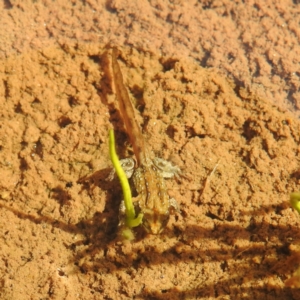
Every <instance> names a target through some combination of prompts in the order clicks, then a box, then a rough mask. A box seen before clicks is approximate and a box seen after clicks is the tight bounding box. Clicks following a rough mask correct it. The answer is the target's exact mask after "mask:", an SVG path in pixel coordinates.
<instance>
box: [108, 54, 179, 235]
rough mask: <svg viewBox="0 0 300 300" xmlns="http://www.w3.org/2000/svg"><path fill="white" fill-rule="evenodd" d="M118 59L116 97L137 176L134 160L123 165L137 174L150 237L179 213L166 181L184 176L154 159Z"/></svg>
mask: <svg viewBox="0 0 300 300" xmlns="http://www.w3.org/2000/svg"><path fill="white" fill-rule="evenodd" d="M117 58H118V50H117V49H116V48H113V49H112V70H113V78H114V84H115V90H116V96H117V100H118V103H119V109H120V114H121V117H122V119H123V121H124V123H125V127H126V130H127V134H128V136H129V138H130V141H131V144H132V147H133V151H134V155H135V158H136V162H137V164H136V166H135V167H136V168H135V169H134V170H133V172H132V169H133V168H134V163H132V162H130V161H129V160H131V159H125V160H123V162H122V165H123V166H130V167H129V168H124V167H123V168H124V169H125V172H126V174H128V175H129V176H130V175H131V174H132V173H133V175H132V176H133V183H134V185H135V188H136V191H137V193H138V196H137V197H136V198H135V199H134V201H135V202H137V203H138V206H139V209H140V211H141V212H142V213H143V214H144V217H143V226H144V227H145V229H146V230H147V231H148V232H149V233H152V234H159V233H161V232H162V231H163V229H164V228H165V226H166V224H167V223H168V220H169V215H170V209H171V208H175V209H177V205H176V201H175V200H174V199H170V197H169V195H168V193H167V189H166V185H165V181H164V177H165V178H170V177H173V176H174V175H175V174H176V173H179V172H180V169H179V168H178V167H176V166H173V165H172V164H171V163H169V162H167V161H164V160H163V159H160V158H154V159H152V158H151V152H150V151H149V150H148V148H147V146H146V143H145V140H144V137H143V135H142V132H141V129H140V127H139V125H138V123H137V121H136V118H135V114H134V109H133V106H132V103H131V101H130V99H129V95H128V92H127V89H126V87H125V85H124V82H123V76H122V73H121V69H120V66H119V63H118V60H117Z"/></svg>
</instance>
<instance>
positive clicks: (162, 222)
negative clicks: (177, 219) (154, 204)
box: [143, 210, 170, 234]
mask: <svg viewBox="0 0 300 300" xmlns="http://www.w3.org/2000/svg"><path fill="white" fill-rule="evenodd" d="M169 217H170V215H169V212H167V213H159V212H158V211H156V210H149V211H147V210H146V211H144V217H143V226H144V228H145V229H146V231H147V232H148V233H151V234H159V233H161V232H162V231H163V230H164V228H165V227H166V225H167V223H168V221H169Z"/></svg>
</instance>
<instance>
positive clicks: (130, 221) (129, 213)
mask: <svg viewBox="0 0 300 300" xmlns="http://www.w3.org/2000/svg"><path fill="white" fill-rule="evenodd" d="M109 155H110V159H111V161H112V163H113V166H114V168H115V170H116V173H117V176H118V177H119V180H120V183H121V186H122V191H123V196H124V204H125V214H126V220H125V224H126V226H128V227H129V228H132V227H137V226H139V225H140V224H142V219H143V214H139V215H138V216H137V217H135V210H134V206H133V203H132V196H131V189H130V186H129V182H128V179H127V177H126V174H125V172H124V170H123V169H122V167H121V164H120V161H119V158H118V155H117V153H116V148H115V135H114V131H113V130H112V129H110V130H109ZM129 235H130V234H129ZM123 236H125V237H126V238H128V239H130V237H129V236H128V235H127V230H124V231H123Z"/></svg>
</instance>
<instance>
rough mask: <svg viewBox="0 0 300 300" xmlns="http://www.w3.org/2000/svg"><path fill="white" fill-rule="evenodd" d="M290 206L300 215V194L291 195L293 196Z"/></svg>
mask: <svg viewBox="0 0 300 300" xmlns="http://www.w3.org/2000/svg"><path fill="white" fill-rule="evenodd" d="M290 204H291V205H292V206H293V207H294V208H295V209H296V210H297V212H298V213H299V214H300V192H294V193H291V195H290Z"/></svg>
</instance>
